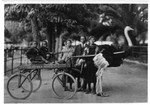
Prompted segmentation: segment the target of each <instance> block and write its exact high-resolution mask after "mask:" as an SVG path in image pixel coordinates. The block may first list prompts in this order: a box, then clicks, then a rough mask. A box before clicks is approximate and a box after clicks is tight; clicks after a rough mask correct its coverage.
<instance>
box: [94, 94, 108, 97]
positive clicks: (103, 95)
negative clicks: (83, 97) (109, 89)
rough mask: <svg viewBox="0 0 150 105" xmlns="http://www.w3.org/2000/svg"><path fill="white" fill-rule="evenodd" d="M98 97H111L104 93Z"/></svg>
mask: <svg viewBox="0 0 150 105" xmlns="http://www.w3.org/2000/svg"><path fill="white" fill-rule="evenodd" d="M96 95H97V96H101V97H109V95H108V94H104V93H98V94H96Z"/></svg>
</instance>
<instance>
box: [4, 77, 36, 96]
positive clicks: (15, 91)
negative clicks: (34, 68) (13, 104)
mask: <svg viewBox="0 0 150 105" xmlns="http://www.w3.org/2000/svg"><path fill="white" fill-rule="evenodd" d="M18 78H21V82H23V80H25V81H24V83H23V84H22V85H23V86H24V87H26V88H28V90H30V91H26V92H25V91H24V90H23V89H22V87H21V86H20V87H18V83H19V82H18V81H19V79H18ZM25 78H26V76H25V75H23V74H16V75H13V76H12V77H11V78H10V79H9V80H8V82H7V91H8V93H9V95H10V96H11V97H12V98H14V99H26V98H28V97H29V96H30V95H31V93H32V89H33V85H32V83H31V80H30V79H28V78H26V79H25Z"/></svg>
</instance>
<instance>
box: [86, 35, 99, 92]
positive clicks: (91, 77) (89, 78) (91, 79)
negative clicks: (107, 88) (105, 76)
mask: <svg viewBox="0 0 150 105" xmlns="http://www.w3.org/2000/svg"><path fill="white" fill-rule="evenodd" d="M94 42H95V38H94V37H93V36H90V37H89V46H87V48H85V50H86V51H87V55H94V54H96V53H97V46H96V44H94ZM85 61H86V64H87V70H86V71H85V72H86V76H85V82H86V83H87V85H88V89H87V91H86V94H88V93H90V92H92V93H93V94H95V93H96V92H95V91H96V75H95V74H96V71H97V68H96V67H95V65H94V62H93V57H89V58H86V59H85ZM91 83H93V90H92V89H91Z"/></svg>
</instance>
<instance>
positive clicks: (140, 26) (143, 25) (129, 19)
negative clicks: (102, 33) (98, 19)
mask: <svg viewBox="0 0 150 105" xmlns="http://www.w3.org/2000/svg"><path fill="white" fill-rule="evenodd" d="M99 8H100V10H101V11H102V13H104V14H105V17H104V18H107V17H109V18H108V19H104V20H106V21H108V20H110V19H111V20H112V21H111V25H117V26H119V27H121V28H123V29H124V27H125V26H131V27H132V28H134V30H135V33H134V34H133V35H132V36H131V40H132V41H133V42H134V44H135V45H136V44H137V43H136V42H137V41H136V37H137V36H138V35H140V34H141V33H143V32H145V31H147V17H148V5H147V4H103V5H100V6H99Z"/></svg>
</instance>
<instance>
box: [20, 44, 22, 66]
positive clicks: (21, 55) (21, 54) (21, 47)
mask: <svg viewBox="0 0 150 105" xmlns="http://www.w3.org/2000/svg"><path fill="white" fill-rule="evenodd" d="M20 50H21V52H20V53H21V56H20V65H22V47H21V49H20Z"/></svg>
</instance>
